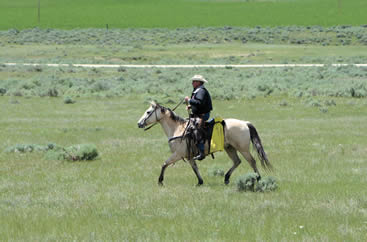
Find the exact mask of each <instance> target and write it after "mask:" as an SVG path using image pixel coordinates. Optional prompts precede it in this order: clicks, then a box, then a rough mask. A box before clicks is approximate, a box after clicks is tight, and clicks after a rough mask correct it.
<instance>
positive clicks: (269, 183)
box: [256, 176, 278, 192]
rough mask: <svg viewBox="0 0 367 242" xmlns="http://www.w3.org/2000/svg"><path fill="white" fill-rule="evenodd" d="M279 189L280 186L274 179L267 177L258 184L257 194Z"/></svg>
mask: <svg viewBox="0 0 367 242" xmlns="http://www.w3.org/2000/svg"><path fill="white" fill-rule="evenodd" d="M277 188H278V184H277V182H276V180H275V178H274V177H271V176H269V177H265V178H263V179H261V180H260V181H259V182H258V183H257V184H256V191H257V192H266V191H275V190H276V189H277Z"/></svg>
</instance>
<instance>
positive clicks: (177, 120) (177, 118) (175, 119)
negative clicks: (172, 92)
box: [167, 108, 186, 123]
mask: <svg viewBox="0 0 367 242" xmlns="http://www.w3.org/2000/svg"><path fill="white" fill-rule="evenodd" d="M167 110H168V112H169V117H170V118H171V119H172V120H174V121H176V122H180V123H185V122H186V120H185V119H184V118H181V117H180V116H178V115H177V114H176V113H175V112H173V111H172V110H171V109H169V108H167Z"/></svg>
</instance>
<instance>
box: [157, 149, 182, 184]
mask: <svg viewBox="0 0 367 242" xmlns="http://www.w3.org/2000/svg"><path fill="white" fill-rule="evenodd" d="M180 159H181V157H180V156H178V154H177V153H176V152H175V153H173V154H172V155H171V156H170V157H169V158H168V159H167V160H166V161H165V162H164V163H163V165H162V169H161V174H160V175H159V178H158V184H159V185H163V180H164V171H165V170H166V168H167V167H168V166H169V165H171V164H173V163H175V162H176V161H178V160H180Z"/></svg>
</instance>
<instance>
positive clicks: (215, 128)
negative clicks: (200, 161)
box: [184, 118, 225, 159]
mask: <svg viewBox="0 0 367 242" xmlns="http://www.w3.org/2000/svg"><path fill="white" fill-rule="evenodd" d="M224 126H225V122H224V120H223V119H222V118H212V119H210V120H208V121H205V122H203V123H201V119H200V118H190V122H189V124H188V126H187V127H186V130H185V133H184V137H185V138H186V142H187V150H188V156H187V157H188V159H191V158H192V157H194V156H196V155H198V152H199V151H198V149H197V144H198V143H200V142H202V143H206V142H208V144H209V149H208V153H207V154H211V155H212V158H213V159H214V155H213V153H215V152H217V151H223V150H224Z"/></svg>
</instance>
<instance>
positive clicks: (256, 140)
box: [247, 123, 273, 171]
mask: <svg viewBox="0 0 367 242" xmlns="http://www.w3.org/2000/svg"><path fill="white" fill-rule="evenodd" d="M247 126H248V127H249V129H250V137H251V142H252V144H253V145H254V147H255V149H256V151H257V155H258V156H259V159H260V161H261V165H262V167H264V169H265V170H270V171H271V170H273V166H272V165H271V164H270V161H269V160H268V157H267V156H266V153H265V150H264V147H263V145H262V144H261V139H260V136H259V134H258V133H257V131H256V129H255V127H254V126H253V125H252V124H251V123H247Z"/></svg>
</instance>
